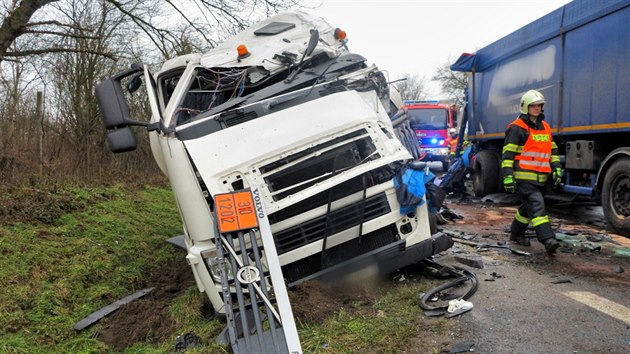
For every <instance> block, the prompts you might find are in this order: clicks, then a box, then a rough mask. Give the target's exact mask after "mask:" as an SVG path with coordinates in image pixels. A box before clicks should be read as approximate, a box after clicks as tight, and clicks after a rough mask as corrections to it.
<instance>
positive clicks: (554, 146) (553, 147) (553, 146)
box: [551, 141, 558, 149]
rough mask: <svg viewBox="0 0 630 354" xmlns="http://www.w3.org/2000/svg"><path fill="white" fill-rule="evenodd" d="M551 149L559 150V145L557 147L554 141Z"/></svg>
mask: <svg viewBox="0 0 630 354" xmlns="http://www.w3.org/2000/svg"><path fill="white" fill-rule="evenodd" d="M551 148H552V149H557V148H558V145H556V142H555V141H552V142H551Z"/></svg>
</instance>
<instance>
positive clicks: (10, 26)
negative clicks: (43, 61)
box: [0, 0, 298, 61]
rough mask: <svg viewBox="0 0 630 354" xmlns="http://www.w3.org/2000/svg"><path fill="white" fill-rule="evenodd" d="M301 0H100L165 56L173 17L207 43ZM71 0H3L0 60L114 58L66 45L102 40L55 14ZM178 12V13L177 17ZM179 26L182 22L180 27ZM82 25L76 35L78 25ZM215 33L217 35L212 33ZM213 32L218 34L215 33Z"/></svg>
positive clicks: (176, 39) (173, 44)
mask: <svg viewBox="0 0 630 354" xmlns="http://www.w3.org/2000/svg"><path fill="white" fill-rule="evenodd" d="M297 1H298V0H183V1H178V2H175V1H173V0H147V1H134V0H100V1H98V3H103V2H107V3H109V4H111V5H112V6H113V7H114V8H115V9H116V10H117V11H118V12H119V13H120V14H122V15H124V16H125V17H126V18H127V19H128V20H129V21H130V22H131V23H133V24H134V25H135V26H136V27H137V28H138V29H140V31H141V33H142V34H143V35H144V38H145V39H146V40H148V41H149V42H151V43H153V45H154V46H155V48H156V49H157V50H159V51H160V53H161V55H162V56H163V57H164V58H168V57H169V56H170V55H171V54H172V53H173V52H177V49H179V48H181V47H182V44H181V43H180V42H181V39H182V36H181V31H180V32H178V31H177V30H173V28H177V26H175V27H173V25H172V23H170V22H172V21H169V20H171V19H172V18H174V17H176V18H179V19H180V22H181V23H184V24H186V26H187V29H188V31H193V32H195V33H196V35H197V36H199V37H200V38H202V39H203V41H204V42H205V43H206V46H207V47H208V48H211V47H213V46H215V45H216V43H217V42H219V41H220V40H222V39H224V37H225V36H226V35H229V34H232V33H234V32H235V31H238V30H240V29H243V28H245V27H246V26H247V25H248V24H249V23H250V20H254V19H257V18H259V17H262V16H268V15H271V14H274V13H277V12H279V11H281V10H284V9H287V8H289V7H291V6H294V5H297ZM70 3H72V0H14V1H11V2H10V4H9V3H7V1H6V0H5V1H3V5H4V6H3V7H2V8H1V9H0V11H2V12H0V16H2V17H3V20H2V24H1V25H0V61H3V60H16V59H17V58H20V57H24V56H29V55H38V54H45V53H55V52H57V53H58V52H68V51H70V52H76V51H81V52H87V53H94V54H99V55H103V56H107V57H111V58H115V56H114V55H113V54H112V53H108V52H92V50H94V49H92V48H76V47H69V46H66V45H64V44H63V42H64V41H63V39H64V38H76V36H80V38H83V39H93V40H98V38H97V34H95V33H93V32H91V31H90V29H89V28H80V27H77V26H76V24H74V23H68V22H62V21H60V20H59V19H58V17H57V16H56V15H57V14H58V12H59V11H60V9H62V8H67V7H68V4H70ZM173 15H175V16H173ZM180 28H181V27H180ZM77 29H79V30H82V31H81V32H82V33H81V34H77V33H76V30H77ZM213 35H214V36H213ZM23 36H26V37H28V42H29V43H32V44H33V45H32V46H30V48H28V49H20V50H18V49H16V48H14V47H13V44H14V42H15V40H16V39H18V38H20V37H23ZM213 37H214V38H213Z"/></svg>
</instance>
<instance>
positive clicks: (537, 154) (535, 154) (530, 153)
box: [521, 151, 551, 159]
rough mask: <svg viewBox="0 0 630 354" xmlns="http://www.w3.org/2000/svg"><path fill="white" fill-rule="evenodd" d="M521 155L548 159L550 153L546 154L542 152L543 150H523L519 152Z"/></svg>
mask: <svg viewBox="0 0 630 354" xmlns="http://www.w3.org/2000/svg"><path fill="white" fill-rule="evenodd" d="M521 156H524V157H533V158H540V159H548V158H550V157H551V154H547V153H544V152H535V151H525V152H523V153H521Z"/></svg>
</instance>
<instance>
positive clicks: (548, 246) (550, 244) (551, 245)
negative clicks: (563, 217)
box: [543, 238, 560, 256]
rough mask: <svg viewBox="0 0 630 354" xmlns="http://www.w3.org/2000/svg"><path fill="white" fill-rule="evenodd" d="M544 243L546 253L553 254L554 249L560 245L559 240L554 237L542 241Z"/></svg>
mask: <svg viewBox="0 0 630 354" xmlns="http://www.w3.org/2000/svg"><path fill="white" fill-rule="evenodd" d="M543 245H545V251H547V255H549V256H553V254H554V253H556V250H557V249H558V248H559V247H560V242H558V240H556V239H555V238H548V239H546V240H545V241H544V242H543Z"/></svg>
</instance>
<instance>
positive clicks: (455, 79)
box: [431, 58, 468, 106]
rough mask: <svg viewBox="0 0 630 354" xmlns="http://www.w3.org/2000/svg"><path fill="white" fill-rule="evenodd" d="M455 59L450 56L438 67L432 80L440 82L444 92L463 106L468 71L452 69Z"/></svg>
mask: <svg viewBox="0 0 630 354" xmlns="http://www.w3.org/2000/svg"><path fill="white" fill-rule="evenodd" d="M452 64H453V60H452V59H451V58H449V59H448V60H447V61H446V62H445V63H444V64H442V65H441V66H440V67H438V69H437V72H436V73H435V75H433V77H432V78H431V80H432V81H436V82H438V84H439V85H440V88H441V89H442V92H443V93H445V94H446V95H447V96H448V98H451V99H454V100H455V102H456V103H457V104H458V105H460V106H462V105H463V104H464V100H465V97H464V89H465V87H466V84H467V82H468V77H467V76H466V73H464V72H459V71H452V70H451V65H452Z"/></svg>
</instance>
